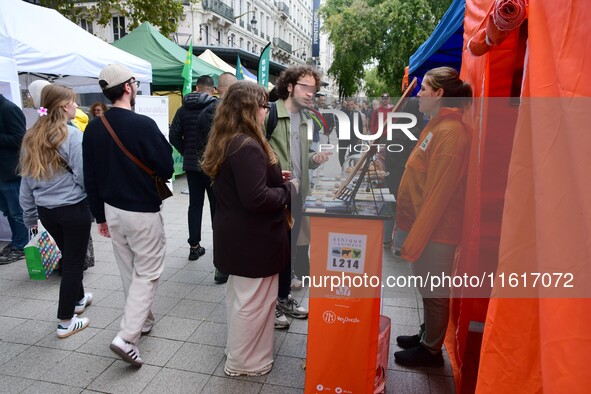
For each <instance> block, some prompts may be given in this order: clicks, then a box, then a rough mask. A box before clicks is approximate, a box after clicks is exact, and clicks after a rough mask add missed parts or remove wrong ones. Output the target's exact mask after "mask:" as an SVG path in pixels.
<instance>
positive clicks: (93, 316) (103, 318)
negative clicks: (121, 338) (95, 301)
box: [84, 305, 123, 328]
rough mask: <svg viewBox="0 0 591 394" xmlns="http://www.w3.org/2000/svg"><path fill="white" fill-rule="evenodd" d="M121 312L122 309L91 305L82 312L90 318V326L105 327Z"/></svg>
mask: <svg viewBox="0 0 591 394" xmlns="http://www.w3.org/2000/svg"><path fill="white" fill-rule="evenodd" d="M122 314H123V309H114V308H105V307H102V306H99V305H92V306H91V307H89V308H88V309H86V311H85V312H84V317H87V318H89V319H90V327H94V328H105V327H107V326H108V325H109V324H111V323H112V322H113V321H114V320H115V319H117V318H118V317H119V316H121V315H122Z"/></svg>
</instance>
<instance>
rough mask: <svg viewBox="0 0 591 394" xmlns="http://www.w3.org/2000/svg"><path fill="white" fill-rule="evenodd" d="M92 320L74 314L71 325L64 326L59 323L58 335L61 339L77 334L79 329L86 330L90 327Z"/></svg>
mask: <svg viewBox="0 0 591 394" xmlns="http://www.w3.org/2000/svg"><path fill="white" fill-rule="evenodd" d="M89 323H90V320H88V318H87V317H78V316H77V315H74V317H72V320H71V321H70V325H69V326H66V327H64V326H63V325H62V324H61V323H60V324H58V325H57V336H58V338H60V339H64V338H67V337H69V336H70V335H72V334H76V333H77V332H78V331H82V330H84V329H85V328H86V327H88V324H89Z"/></svg>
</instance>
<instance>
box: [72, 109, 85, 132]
mask: <svg viewBox="0 0 591 394" xmlns="http://www.w3.org/2000/svg"><path fill="white" fill-rule="evenodd" d="M70 122H71V123H72V125H73V126H74V127H76V128H77V129H78V130H80V131H84V130H86V126H88V115H86V113H85V112H84V111H82V110H81V109H80V108H76V116H74V119H70Z"/></svg>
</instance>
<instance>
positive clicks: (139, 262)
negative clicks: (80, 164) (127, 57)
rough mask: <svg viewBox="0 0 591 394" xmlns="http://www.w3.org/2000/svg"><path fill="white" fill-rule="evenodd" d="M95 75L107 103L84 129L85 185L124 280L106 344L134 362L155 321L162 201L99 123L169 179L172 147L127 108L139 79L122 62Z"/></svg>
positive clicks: (162, 253)
mask: <svg viewBox="0 0 591 394" xmlns="http://www.w3.org/2000/svg"><path fill="white" fill-rule="evenodd" d="M98 79H99V84H100V86H101V88H102V90H103V94H104V95H105V96H106V97H107V98H108V99H109V100H110V101H111V102H112V103H113V106H112V107H111V109H109V110H108V111H107V112H105V114H104V115H103V116H101V117H100V119H95V120H93V121H92V122H90V124H89V125H88V127H87V128H86V131H85V132H84V139H83V142H82V148H83V154H84V183H85V185H86V191H87V193H88V201H89V202H90V208H91V211H92V213H93V215H94V217H95V218H96V222H97V225H98V232H99V234H100V235H102V236H103V237H107V238H109V237H110V238H111V241H112V244H113V254H114V255H115V261H116V262H117V265H118V266H119V272H120V273H121V281H122V282H123V292H124V295H125V308H124V314H123V319H122V320H121V329H120V331H119V333H118V334H117V335H116V336H115V338H114V339H113V341H112V342H111V345H110V348H111V350H112V351H113V352H114V353H116V354H117V355H118V356H119V357H121V358H122V359H123V360H124V361H126V362H128V363H131V365H133V366H135V367H140V366H141V365H142V364H143V361H142V359H141V357H140V352H139V349H138V347H137V343H138V341H139V338H140V335H142V334H147V333H149V332H150V330H151V329H152V325H153V324H154V315H153V314H152V304H153V302H154V296H155V294H156V288H157V286H158V281H159V279H160V275H161V274H162V270H163V268H164V256H165V253H166V237H165V234H164V225H163V220H162V214H161V212H160V208H161V204H162V200H161V199H160V197H159V195H158V193H157V191H156V187H155V185H154V179H153V178H152V177H151V176H150V175H148V173H147V172H145V171H144V170H142V169H141V168H140V167H139V166H138V165H136V164H135V163H134V162H133V161H132V160H131V159H130V158H129V157H128V156H127V155H126V154H125V153H124V152H123V151H122V150H121V148H120V147H119V146H118V145H117V143H116V142H115V140H114V139H113V137H112V136H111V134H110V133H109V131H108V130H107V128H106V126H105V124H104V122H105V121H106V122H108V124H110V126H111V128H112V129H113V131H114V132H115V134H116V135H117V137H118V138H119V139H120V140H121V143H122V144H123V146H125V148H126V149H128V150H129V151H130V152H131V154H133V155H134V156H135V157H136V158H137V159H138V160H139V161H140V162H142V163H143V164H144V165H145V166H146V167H148V168H150V169H152V170H153V171H154V172H155V173H156V175H158V176H159V177H161V178H162V179H169V178H170V177H172V173H173V162H172V147H171V146H170V144H169V143H168V141H167V140H166V138H165V137H164V135H163V134H162V133H161V132H160V130H159V129H158V126H157V125H156V122H154V121H153V120H152V119H150V118H148V117H147V116H144V115H139V114H136V113H134V112H133V111H132V110H131V107H132V106H133V105H134V104H135V97H136V95H137V89H138V87H139V82H138V81H136V79H135V77H134V76H133V74H132V72H131V70H129V68H127V67H126V66H124V65H121V64H110V65H108V66H106V67H105V68H104V69H103V70H102V71H101V72H100V74H99V78H98Z"/></svg>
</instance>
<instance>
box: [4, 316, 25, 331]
mask: <svg viewBox="0 0 591 394" xmlns="http://www.w3.org/2000/svg"><path fill="white" fill-rule="evenodd" d="M25 321H26V319H21V318H19V317H9V316H0V334H1V333H3V332H5V331H8V330H11V329H12V328H14V327H16V326H18V325H19V324H22V323H24V322H25Z"/></svg>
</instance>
